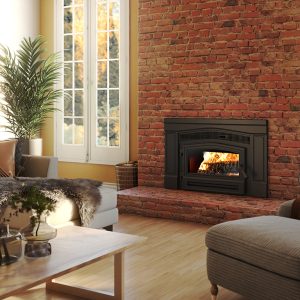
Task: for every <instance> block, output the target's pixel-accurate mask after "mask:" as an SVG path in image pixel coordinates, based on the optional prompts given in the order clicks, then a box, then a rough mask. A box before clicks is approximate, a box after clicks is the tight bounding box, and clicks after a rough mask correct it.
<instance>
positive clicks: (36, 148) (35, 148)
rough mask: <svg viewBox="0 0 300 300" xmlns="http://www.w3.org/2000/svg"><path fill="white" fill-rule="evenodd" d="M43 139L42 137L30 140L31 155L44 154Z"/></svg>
mask: <svg viewBox="0 0 300 300" xmlns="http://www.w3.org/2000/svg"><path fill="white" fill-rule="evenodd" d="M42 151H43V140H42V139H41V138H36V139H30V140H29V155H34V156H42Z"/></svg>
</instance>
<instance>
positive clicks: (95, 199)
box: [0, 177, 102, 226]
mask: <svg viewBox="0 0 300 300" xmlns="http://www.w3.org/2000/svg"><path fill="white" fill-rule="evenodd" d="M24 184H25V185H27V186H32V185H34V186H38V187H40V190H41V191H43V192H45V194H46V195H47V196H48V197H50V198H52V199H55V200H57V201H59V200H60V197H61V195H62V194H63V195H64V196H65V197H66V198H69V199H71V200H73V201H74V202H75V204H76V205H77V206H78V209H79V215H80V219H81V225H82V226H88V224H89V223H90V221H91V220H92V218H93V216H94V213H95V211H96V208H97V206H98V205H100V202H101V195H100V190H99V187H100V186H101V185H102V183H101V182H99V181H96V180H90V179H49V178H27V177H19V178H11V177H8V178H0V218H1V215H2V214H3V213H4V211H5V209H6V204H7V200H8V199H9V197H10V196H11V195H12V193H18V192H19V191H20V189H21V187H22V185H24ZM0 223H1V222H0Z"/></svg>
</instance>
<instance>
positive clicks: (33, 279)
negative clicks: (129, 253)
mask: <svg viewBox="0 0 300 300" xmlns="http://www.w3.org/2000/svg"><path fill="white" fill-rule="evenodd" d="M144 240H145V238H144V237H140V236H135V235H129V234H124V233H118V232H110V231H106V230H99V229H91V228H85V227H79V226H69V227H64V228H60V229H58V232H57V237H56V238H55V239H53V240H51V241H50V243H51V245H52V254H51V255H50V256H47V257H41V258H26V257H24V256H22V257H21V258H20V259H19V260H18V261H17V262H15V263H13V264H11V265H7V266H0V299H3V298H5V297H8V296H11V295H14V294H16V293H17V292H21V291H25V290H27V289H29V288H31V287H33V286H36V285H38V284H41V283H43V282H45V281H48V280H50V279H52V278H56V277H59V276H61V275H64V274H66V273H68V272H71V271H74V270H76V269H79V268H81V267H83V266H85V265H88V264H91V263H93V262H95V261H98V260H100V259H103V258H105V257H108V256H111V255H114V254H116V253H120V252H123V251H124V250H126V249H128V248H130V247H131V246H133V245H134V244H136V243H139V242H142V241H144Z"/></svg>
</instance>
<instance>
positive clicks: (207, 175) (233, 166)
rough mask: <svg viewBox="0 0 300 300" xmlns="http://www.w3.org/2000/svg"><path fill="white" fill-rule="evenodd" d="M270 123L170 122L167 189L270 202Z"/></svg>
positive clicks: (175, 120) (169, 119)
mask: <svg viewBox="0 0 300 300" xmlns="http://www.w3.org/2000/svg"><path fill="white" fill-rule="evenodd" d="M267 170H268V168H267V121H266V120H221V119H199V118H166V119H165V187H166V188H171V189H184V190H195V191H206V192H217V193H225V194H237V195H248V196H256V197H267V192H268V183H267V178H268V176H267Z"/></svg>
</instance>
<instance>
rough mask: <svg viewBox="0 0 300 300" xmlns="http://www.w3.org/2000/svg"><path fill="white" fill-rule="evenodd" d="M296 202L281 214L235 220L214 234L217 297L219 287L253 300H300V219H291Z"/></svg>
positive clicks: (211, 259)
mask: <svg viewBox="0 0 300 300" xmlns="http://www.w3.org/2000/svg"><path fill="white" fill-rule="evenodd" d="M292 203H293V201H288V202H286V203H284V204H283V205H282V206H281V207H280V209H279V215H277V216H262V217H254V218H249V219H242V220H236V221H229V222H225V223H222V224H218V225H215V226H213V227H211V228H210V229H209V230H208V232H207V235H206V245H207V247H208V250H207V275H208V279H209V280H210V282H211V284H212V287H211V295H212V299H217V294H218V286H222V287H224V288H226V289H229V290H232V291H234V292H236V293H238V294H241V295H243V296H245V297H247V299H250V300H251V299H255V300H299V299H300V220H296V219H291V218H290V216H291V206H292ZM220 300H221V297H220Z"/></svg>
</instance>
